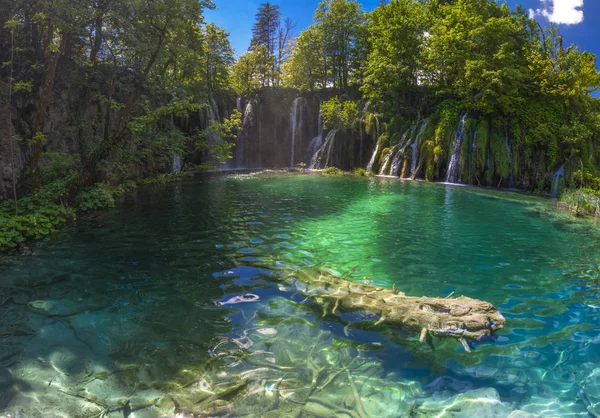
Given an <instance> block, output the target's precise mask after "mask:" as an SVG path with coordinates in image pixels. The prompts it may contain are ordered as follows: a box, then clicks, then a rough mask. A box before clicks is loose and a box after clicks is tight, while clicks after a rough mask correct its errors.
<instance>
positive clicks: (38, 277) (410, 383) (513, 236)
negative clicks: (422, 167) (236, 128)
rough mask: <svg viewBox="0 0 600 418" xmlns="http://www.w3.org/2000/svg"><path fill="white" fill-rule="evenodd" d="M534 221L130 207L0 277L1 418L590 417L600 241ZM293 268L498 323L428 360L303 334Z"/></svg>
mask: <svg viewBox="0 0 600 418" xmlns="http://www.w3.org/2000/svg"><path fill="white" fill-rule="evenodd" d="M553 205H554V203H553V201H551V200H546V199H540V198H535V197H527V196H521V195H518V194H514V193H507V192H497V191H488V190H482V189H477V188H468V187H455V186H450V185H437V184H425V183H417V182H401V181H398V180H393V179H382V178H331V177H322V176H319V175H314V174H304V175H298V174H296V175H289V174H287V175H282V174H273V173H263V174H252V175H228V176H212V177H198V178H195V179H194V180H193V181H189V182H186V183H182V184H179V185H176V186H168V187H164V188H153V189H142V190H139V191H138V193H137V194H136V195H135V196H132V197H129V198H127V199H125V200H124V201H123V203H122V204H120V205H119V207H118V208H115V209H112V210H109V211H106V212H102V213H99V214H95V215H92V216H85V217H82V218H81V219H79V220H78V221H77V224H76V225H74V226H73V227H69V228H67V229H65V230H64V231H62V232H60V233H57V234H55V235H54V236H52V237H51V238H50V239H47V240H45V241H44V242H42V243H41V244H40V245H39V247H37V248H36V253H37V255H36V256H35V257H33V258H30V259H21V258H15V259H12V260H8V261H7V262H6V263H5V264H4V265H0V277H1V278H2V280H1V285H0V286H1V287H0V289H1V290H0V303H2V302H3V301H4V300H5V299H6V298H8V297H9V296H10V299H7V300H6V302H5V303H4V304H3V305H2V313H0V338H1V339H0V416H7V415H8V414H11V415H12V416H15V415H16V414H17V412H18V413H19V414H20V416H21V417H23V416H27V417H30V418H33V417H50V416H52V417H54V416H57V417H75V416H89V417H92V416H101V414H102V413H104V414H105V415H104V416H108V417H113V416H114V417H123V416H129V417H138V418H139V417H159V416H164V417H170V416H192V414H196V415H198V416H214V415H226V414H230V415H231V416H273V417H276V416H320V417H326V416H341V417H346V416H348V417H364V416H377V417H382V416H389V417H397V416H419V417H422V416H448V417H450V416H452V417H454V416H465V417H467V416H473V415H480V414H483V416H485V414H487V416H509V415H510V414H511V413H512V414H513V416H525V415H516V414H517V411H521V412H520V413H525V412H527V413H532V414H539V415H541V416H561V417H564V416H588V414H589V412H588V411H591V412H592V413H595V414H598V413H599V412H600V407H598V406H597V405H596V404H597V402H598V401H599V396H600V377H598V376H600V349H599V347H598V344H599V343H600V338H599V334H598V325H597V324H598V319H599V317H600V300H598V297H599V295H600V293H599V282H600V273H599V268H598V264H597V263H598V260H599V258H600V245H599V243H600V234H599V233H598V230H597V228H596V227H595V226H594V225H592V224H591V223H589V222H584V221H575V220H573V219H570V218H568V217H562V216H560V215H557V214H555V213H554V211H553ZM313 266H317V267H323V268H326V269H328V270H330V271H332V272H334V273H338V274H340V275H343V274H346V273H348V272H350V271H352V269H353V268H354V273H353V274H352V275H351V276H349V278H348V280H353V281H364V280H368V281H371V282H373V283H375V284H379V285H382V286H386V287H391V286H392V284H396V286H397V287H398V288H399V289H400V290H402V291H403V292H405V293H406V294H407V295H411V296H422V295H427V296H433V297H435V296H446V295H448V294H450V293H452V292H454V294H455V295H460V294H464V295H467V296H470V297H474V298H479V299H484V300H487V301H489V302H491V303H493V304H494V305H496V306H497V307H498V309H499V310H500V311H501V313H502V314H503V315H504V316H505V317H506V318H507V326H506V328H505V329H504V330H502V331H500V332H499V333H498V334H497V335H496V336H495V337H494V338H491V339H489V340H487V341H483V342H480V343H477V344H473V347H472V348H473V353H471V354H467V353H465V352H464V350H463V348H462V347H460V345H459V344H457V343H456V342H454V341H435V350H433V351H432V349H431V348H430V347H428V346H427V345H426V344H419V342H418V336H414V335H407V334H404V333H401V332H399V331H397V330H392V329H386V328H385V327H377V328H374V327H373V326H371V325H365V323H367V324H372V323H373V321H372V320H373V319H376V318H371V317H370V316H369V315H367V314H361V313H353V314H349V313H344V314H341V315H340V314H338V315H327V316H325V317H323V316H322V309H321V308H320V307H319V306H318V305H317V304H315V303H314V302H312V301H310V300H306V299H305V298H304V297H302V296H300V295H299V294H297V293H295V292H294V291H293V289H291V288H289V287H288V285H287V284H286V283H285V282H283V281H282V277H283V276H285V275H287V274H289V273H290V272H293V271H294V270H297V269H301V268H309V267H313ZM368 321H370V322H368Z"/></svg>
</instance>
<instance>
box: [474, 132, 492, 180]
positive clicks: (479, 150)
mask: <svg viewBox="0 0 600 418" xmlns="http://www.w3.org/2000/svg"><path fill="white" fill-rule="evenodd" d="M475 129H476V131H475V135H477V138H476V144H477V147H476V151H475V153H476V167H477V171H479V172H481V173H483V172H484V170H485V164H486V160H487V155H488V136H489V123H488V121H487V120H482V121H480V122H479V123H478V124H477V126H476V128H475Z"/></svg>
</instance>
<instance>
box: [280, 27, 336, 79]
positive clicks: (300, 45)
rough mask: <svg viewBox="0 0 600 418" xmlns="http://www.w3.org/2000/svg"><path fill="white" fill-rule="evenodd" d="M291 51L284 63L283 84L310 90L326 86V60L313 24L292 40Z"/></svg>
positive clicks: (319, 37)
mask: <svg viewBox="0 0 600 418" xmlns="http://www.w3.org/2000/svg"><path fill="white" fill-rule="evenodd" d="M292 51H293V52H292V54H291V56H290V59H289V61H288V62H287V63H286V64H285V65H284V71H283V79H284V85H286V86H289V87H295V88H298V89H300V90H310V91H313V90H315V89H317V88H321V89H324V88H326V87H327V72H326V71H327V69H326V66H325V64H326V60H325V57H324V56H323V53H322V37H321V34H320V33H319V31H317V29H316V28H315V27H314V26H311V27H309V28H308V29H306V30H305V31H304V32H302V33H301V34H300V36H299V37H298V38H296V39H295V41H294V42H293V44H292Z"/></svg>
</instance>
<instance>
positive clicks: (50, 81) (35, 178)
mask: <svg viewBox="0 0 600 418" xmlns="http://www.w3.org/2000/svg"><path fill="white" fill-rule="evenodd" d="M47 36H48V41H47V45H46V47H45V48H44V57H45V59H46V65H47V69H46V76H45V77H44V83H43V84H42V87H41V89H40V99H39V102H38V105H37V118H36V121H35V125H34V129H33V132H32V137H31V139H32V141H31V155H30V157H29V170H30V186H31V190H32V191H33V192H35V191H37V190H38V189H39V188H40V186H41V177H40V159H41V157H42V149H43V141H42V140H41V139H39V138H38V139H34V138H35V137H36V136H37V135H38V134H43V132H44V125H45V123H46V114H47V112H48V106H50V102H51V101H52V93H53V91H54V77H55V75H56V67H57V65H58V57H59V55H60V52H52V50H51V44H52V37H53V36H54V27H53V26H52V24H49V25H48V32H47ZM67 39H68V36H66V35H65V34H63V35H62V37H61V46H60V50H61V51H63V50H64V46H65V43H66V42H67Z"/></svg>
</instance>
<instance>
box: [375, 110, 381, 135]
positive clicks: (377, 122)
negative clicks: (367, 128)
mask: <svg viewBox="0 0 600 418" xmlns="http://www.w3.org/2000/svg"><path fill="white" fill-rule="evenodd" d="M375 126H376V129H377V131H376V132H377V138H375V140H376V141H378V140H379V136H380V135H379V118H378V117H377V116H375Z"/></svg>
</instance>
